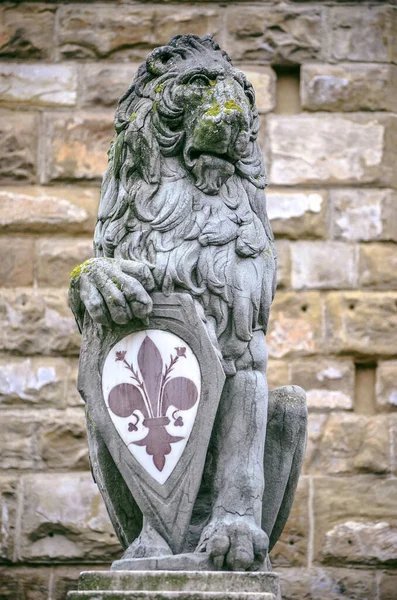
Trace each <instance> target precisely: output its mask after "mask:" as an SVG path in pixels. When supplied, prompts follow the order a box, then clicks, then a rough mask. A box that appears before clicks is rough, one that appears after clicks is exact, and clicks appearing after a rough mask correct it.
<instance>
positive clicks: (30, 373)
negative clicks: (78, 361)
mask: <svg viewBox="0 0 397 600" xmlns="http://www.w3.org/2000/svg"><path fill="white" fill-rule="evenodd" d="M70 370H71V367H70V366H69V364H68V362H67V361H66V360H64V359H63V358H47V357H44V356H41V357H32V358H18V357H16V356H14V357H12V358H11V357H7V358H6V357H2V358H0V406H19V405H23V406H35V407H37V408H42V407H43V408H48V407H51V406H52V407H54V408H62V407H63V406H64V405H65V387H66V381H67V377H68V375H69V373H70Z"/></svg>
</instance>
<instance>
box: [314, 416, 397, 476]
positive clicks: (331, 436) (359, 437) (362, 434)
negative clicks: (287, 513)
mask: <svg viewBox="0 0 397 600" xmlns="http://www.w3.org/2000/svg"><path fill="white" fill-rule="evenodd" d="M309 430H310V426H309ZM305 472H307V473H315V474H319V475H321V474H326V473H328V474H352V473H365V472H369V473H376V474H385V473H390V436H389V424H388V417H387V416H386V415H377V416H370V417H367V416H364V415H356V414H341V413H338V412H333V413H331V414H330V415H329V416H328V417H327V418H326V419H324V420H323V421H322V422H320V421H319V420H316V419H315V422H314V428H313V435H312V436H311V448H310V454H309V455H308V456H307V457H306V461H305Z"/></svg>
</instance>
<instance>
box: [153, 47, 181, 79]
mask: <svg viewBox="0 0 397 600" xmlns="http://www.w3.org/2000/svg"><path fill="white" fill-rule="evenodd" d="M176 60H180V53H179V52H178V51H176V50H175V48H172V46H160V47H159V48H155V49H154V50H153V52H151V53H150V54H149V56H148V57H147V59H146V68H147V70H148V71H149V73H152V75H155V76H156V77H158V76H159V75H163V74H164V73H166V72H167V71H168V70H169V69H170V67H171V66H172V65H173V64H174V62H175V61H176Z"/></svg>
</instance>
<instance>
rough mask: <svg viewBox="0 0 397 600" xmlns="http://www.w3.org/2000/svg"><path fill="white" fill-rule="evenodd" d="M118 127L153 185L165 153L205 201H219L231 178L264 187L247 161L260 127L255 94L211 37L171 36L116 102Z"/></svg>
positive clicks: (258, 170)
mask: <svg viewBox="0 0 397 600" xmlns="http://www.w3.org/2000/svg"><path fill="white" fill-rule="evenodd" d="M117 123H119V127H120V128H123V129H124V130H125V132H126V135H125V141H126V142H127V145H129V147H130V149H131V161H130V162H133V164H135V165H136V166H137V167H138V169H140V170H141V171H142V173H143V176H144V178H145V179H146V180H148V181H150V182H155V181H158V173H159V171H158V164H159V162H160V160H161V158H160V156H161V154H162V155H163V156H179V157H180V159H181V160H182V162H183V164H184V166H185V168H186V169H187V170H188V171H189V172H190V173H191V174H192V176H193V178H194V180H195V185H196V186H197V187H198V188H199V189H201V190H202V191H203V192H205V193H206V194H217V193H218V192H219V190H220V187H221V186H222V185H223V183H224V182H225V181H226V180H227V179H228V178H229V177H231V176H232V175H233V173H234V172H235V171H236V172H238V173H240V175H243V177H246V178H250V180H251V181H252V182H253V183H254V185H257V186H258V187H260V186H262V187H263V185H264V177H263V164H262V162H261V160H262V159H261V157H260V156H259V155H258V153H257V154H256V156H255V158H254V160H253V159H252V155H253V153H254V151H255V149H254V143H255V141H256V135H257V132H258V128H259V119H258V112H257V110H256V107H255V97H254V91H253V88H252V86H251V85H250V84H249V82H248V81H247V80H246V78H245V76H244V74H243V73H242V72H241V71H239V70H237V69H235V68H234V67H233V65H232V64H231V62H230V59H229V58H228V57H227V55H226V54H225V53H223V52H222V51H220V49H219V46H217V44H216V43H215V42H214V41H213V40H212V38H210V37H205V38H197V37H196V36H176V37H175V38H173V39H172V40H171V41H170V43H169V45H168V46H163V47H161V48H156V49H155V50H154V51H153V52H152V53H151V54H150V55H149V57H148V59H147V61H146V63H145V64H144V65H142V66H141V68H140V71H139V72H138V75H137V77H136V79H135V81H134V82H133V85H132V87H131V89H130V90H129V91H128V92H127V94H126V95H125V96H124V97H123V98H122V100H121V101H120V104H119V109H118V113H117V115H116V128H117ZM153 135H154V138H155V140H153ZM156 152H158V155H156ZM140 156H142V157H143V158H144V161H145V162H142V161H141V164H139V162H138V161H139V160H140V158H139V157H140ZM136 157H137V158H136ZM127 162H128V161H127Z"/></svg>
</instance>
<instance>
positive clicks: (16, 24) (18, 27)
mask: <svg viewBox="0 0 397 600" xmlns="http://www.w3.org/2000/svg"><path fill="white" fill-rule="evenodd" d="M54 21H55V15H54V8H53V7H52V6H51V5H47V6H45V5H44V4H39V3H38V4H36V3H32V4H23V5H22V6H21V5H20V4H15V3H9V4H6V5H5V6H3V7H0V56H2V57H4V58H18V59H22V60H23V59H29V60H32V59H49V58H50V59H51V58H52V56H53V53H54Z"/></svg>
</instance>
